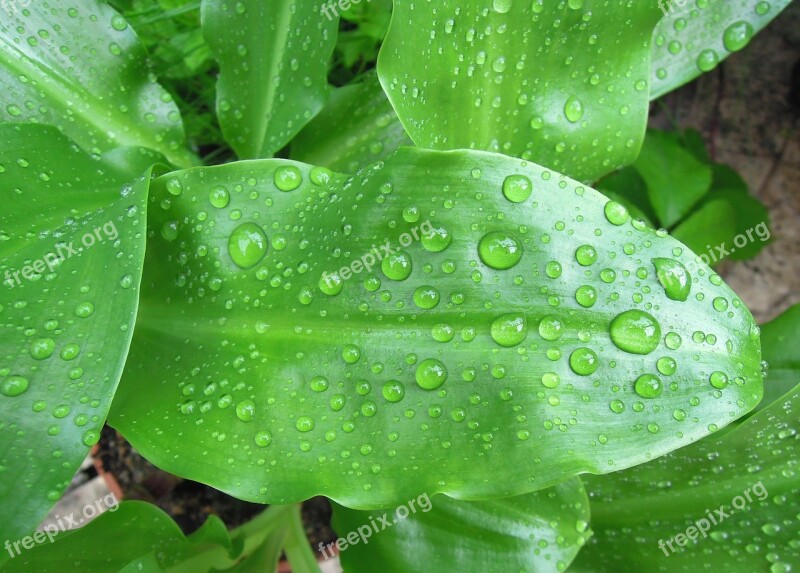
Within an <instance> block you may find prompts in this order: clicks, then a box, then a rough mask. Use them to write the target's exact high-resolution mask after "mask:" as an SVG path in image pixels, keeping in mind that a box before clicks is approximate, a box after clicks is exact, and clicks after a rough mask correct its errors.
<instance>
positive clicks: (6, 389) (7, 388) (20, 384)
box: [0, 375, 28, 398]
mask: <svg viewBox="0 0 800 573" xmlns="http://www.w3.org/2000/svg"><path fill="white" fill-rule="evenodd" d="M27 389H28V379H27V378H25V377H23V376H16V375H12V376H9V377H8V378H6V379H5V380H3V381H2V382H0V394H2V395H3V396H8V397H9V398H13V397H14V396H19V395H20V394H23V393H24V392H25V391H26V390H27Z"/></svg>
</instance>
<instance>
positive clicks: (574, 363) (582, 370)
mask: <svg viewBox="0 0 800 573" xmlns="http://www.w3.org/2000/svg"><path fill="white" fill-rule="evenodd" d="M598 366H599V364H598V363H597V354H595V353H594V352H593V351H592V350H590V349H588V348H577V349H576V350H575V351H574V352H573V353H572V354H571V355H570V357H569V367H570V368H572V371H573V372H574V373H575V374H578V375H579V376H589V375H591V374H594V372H595V371H596V370H597V367H598Z"/></svg>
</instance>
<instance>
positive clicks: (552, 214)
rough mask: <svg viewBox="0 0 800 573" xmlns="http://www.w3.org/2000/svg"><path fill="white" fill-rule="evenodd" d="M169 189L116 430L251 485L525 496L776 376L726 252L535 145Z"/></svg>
mask: <svg viewBox="0 0 800 573" xmlns="http://www.w3.org/2000/svg"><path fill="white" fill-rule="evenodd" d="M151 201H152V206H151V209H150V219H149V222H148V225H149V233H150V236H151V240H150V242H149V244H148V252H147V259H146V262H145V278H143V285H145V286H144V287H143V292H142V298H141V305H142V307H141V310H140V314H139V320H138V322H137V328H136V335H135V337H134V343H133V346H132V351H131V356H130V358H129V360H128V364H127V367H126V371H125V376H124V379H123V383H122V384H121V387H120V390H119V392H118V396H117V399H116V400H115V401H114V406H113V413H112V416H111V420H112V424H113V425H114V426H115V427H117V428H118V429H120V431H122V433H123V434H124V435H125V436H126V437H127V438H128V439H129V440H130V441H131V442H132V443H133V444H134V445H135V446H136V447H137V449H138V450H139V451H140V452H142V453H143V455H145V456H146V457H148V458H149V459H150V460H151V461H153V462H154V463H156V464H157V465H159V466H160V467H163V468H165V469H167V470H168V471H171V472H173V473H177V474H179V475H182V476H186V477H190V478H192V479H195V480H199V481H204V482H206V483H210V484H212V485H214V486H215V487H217V488H219V489H222V490H223V491H227V492H230V493H232V494H234V495H236V496H238V497H241V498H244V499H249V500H260V501H268V502H271V503H284V502H288V501H290V500H301V499H306V498H308V497H310V496H312V495H316V494H320V493H322V494H325V495H328V496H330V497H332V498H334V499H335V500H336V501H338V502H340V503H342V504H343V505H347V506H352V507H359V508H365V509H366V508H370V507H387V506H390V505H392V504H394V503H397V502H399V501H404V500H405V499H408V497H407V496H409V495H413V494H414V493H415V492H419V491H425V492H428V493H429V494H430V495H434V494H436V493H447V494H449V495H451V497H457V498H462V499H481V498H486V497H490V496H511V495H516V494H522V493H526V492H529V491H533V490H536V489H542V488H544V487H548V486H550V485H553V484H555V483H558V482H560V481H562V480H563V479H566V478H567V477H569V475H571V474H576V473H579V472H584V471H589V472H597V473H602V472H607V471H613V470H617V469H621V468H624V467H627V466H629V465H632V464H636V463H641V462H643V461H645V460H647V459H650V458H652V457H656V456H659V455H661V454H663V453H666V452H667V451H669V450H671V449H674V448H676V447H678V446H681V445H685V444H687V443H689V442H692V441H694V440H696V439H698V438H700V437H702V436H704V435H706V434H708V433H709V432H712V431H714V429H716V428H718V427H722V426H724V425H726V424H728V423H729V422H731V421H733V420H734V419H736V418H737V417H739V416H741V415H742V414H744V413H745V412H747V411H748V410H750V409H752V408H753V406H755V404H756V403H757V402H758V400H759V399H760V397H761V394H762V385H761V382H760V379H761V368H760V351H759V340H758V333H757V328H756V327H755V325H754V323H753V321H752V317H751V316H750V313H749V312H748V311H747V309H746V308H745V307H744V305H743V304H742V303H741V302H740V301H739V299H738V298H737V297H736V295H735V294H734V293H732V292H731V291H730V289H729V288H728V287H727V286H725V285H724V284H722V281H721V280H720V279H719V277H718V276H717V275H715V274H714V273H713V271H711V270H710V269H709V268H708V267H706V266H705V265H703V264H702V263H698V262H696V260H695V256H694V255H693V254H692V253H691V252H689V251H688V250H686V249H685V248H683V247H682V246H681V245H680V243H678V242H677V241H675V240H674V239H672V238H671V237H669V236H666V234H665V233H661V232H659V233H657V232H656V231H654V230H652V229H647V228H645V226H644V225H641V224H639V223H638V222H631V221H630V220H629V217H628V215H627V213H626V212H625V211H624V209H621V208H620V207H619V206H617V205H615V204H613V203H612V204H609V203H608V200H607V199H606V198H605V197H603V196H602V195H600V194H599V193H597V192H595V191H594V190H591V189H587V188H584V187H582V186H581V185H580V184H578V183H576V182H575V181H572V180H569V179H566V178H564V177H562V176H559V175H557V174H555V173H552V172H550V171H548V170H545V169H543V168H540V167H538V166H536V165H532V164H530V163H526V162H524V161H522V160H519V159H513V158H509V157H505V156H502V155H496V154H491V153H485V152H471V151H457V152H434V151H427V150H420V149H415V148H401V149H400V150H399V151H398V152H397V153H396V154H395V155H394V156H392V157H391V158H389V159H387V160H386V161H385V162H380V163H378V164H376V165H375V166H374V167H372V168H369V169H367V170H365V171H363V172H361V173H360V174H359V175H358V176H357V177H355V178H352V179H348V178H346V177H345V176H340V175H331V174H330V172H328V171H327V170H324V169H320V168H314V169H312V168H311V167H309V166H307V165H303V164H298V163H294V162H290V161H286V160H266V161H258V162H252V161H251V162H241V163H236V164H230V165H225V166H219V167H212V168H198V169H192V170H188V171H183V172H178V173H175V174H173V175H170V176H168V177H163V178H160V179H159V180H158V181H157V182H155V183H154V191H153V193H152V195H151ZM414 234H416V235H417V237H420V238H421V239H422V240H421V241H417V240H415V239H414ZM378 245H384V246H385V245H388V246H387V248H388V249H392V250H396V249H400V252H393V253H392V254H391V255H390V256H387V257H386V258H384V259H383V262H379V261H378V260H377V256H374V259H375V260H374V261H373V260H372V259H373V256H370V255H369V253H370V251H371V250H372V249H375V250H376V251H377V252H378V254H381V253H384V252H385V251H384V250H383V247H378ZM381 256H383V255H381ZM362 257H363V261H362V260H361V259H362ZM352 261H358V264H355V263H354V266H353V267H352V269H355V270H352V269H350V268H349V267H348V266H349V265H351V263H352ZM365 265H366V266H369V267H370V268H365ZM343 268H344V269H345V270H341V269H343ZM351 272H352V273H353V276H350V273H351ZM551 277H552V278H551ZM659 279H660V280H661V281H663V282H664V284H665V285H667V287H668V289H667V291H666V292H665V289H664V288H662V286H661V284H660V283H659ZM667 294H669V297H671V298H668V296H667ZM681 299H685V301H684V302H681ZM612 335H613V337H612ZM626 349H627V350H626ZM659 372H661V373H659ZM578 373H580V374H578ZM642 376H644V378H642V379H641V380H639V379H640V377H642ZM655 376H657V377H659V378H660V382H659V381H658V380H657V379H656V378H654V377H655ZM637 380H639V382H638V384H636V386H637V387H638V388H639V392H640V393H641V395H639V394H637V392H635V391H634V385H635V384H634V383H635V381H637ZM711 381H713V384H712V383H711ZM659 392H661V395H660V396H659V397H656V398H646V397H644V396H655V395H657V394H659ZM682 412H684V413H685V414H681V413H682ZM497 476H502V478H501V479H498V477H497Z"/></svg>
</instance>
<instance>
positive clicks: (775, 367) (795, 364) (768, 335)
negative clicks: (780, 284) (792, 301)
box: [758, 304, 800, 409]
mask: <svg viewBox="0 0 800 573" xmlns="http://www.w3.org/2000/svg"><path fill="white" fill-rule="evenodd" d="M761 340H762V341H763V345H764V360H765V361H766V362H767V364H769V374H768V376H767V378H766V379H765V381H764V400H762V402H761V404H759V406H758V408H759V409H761V408H763V407H764V406H766V405H768V404H771V403H773V402H774V401H776V400H777V399H778V398H780V397H781V396H783V395H784V394H785V393H786V392H788V391H789V390H791V389H792V388H793V387H794V386H795V385H797V384H798V383H800V356H798V353H797V349H798V348H800V304H796V305H794V306H793V307H791V308H789V309H788V310H787V311H785V312H784V313H783V314H781V315H780V316H778V317H777V318H775V319H774V320H772V321H771V322H768V323H767V324H764V325H763V326H762V327H761Z"/></svg>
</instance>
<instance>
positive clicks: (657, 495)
mask: <svg viewBox="0 0 800 573" xmlns="http://www.w3.org/2000/svg"><path fill="white" fill-rule="evenodd" d="M794 375H795V382H797V380H798V379H799V378H800V375H799V374H798V372H797V371H796V370H795V373H794ZM690 415H691V414H690ZM798 431H800V386H795V388H794V389H793V390H792V391H790V392H789V393H788V394H786V395H785V396H783V397H782V398H780V399H778V400H777V401H775V402H773V403H772V404H770V405H769V406H768V407H767V408H765V409H764V410H762V411H760V412H758V413H757V414H755V415H754V416H752V417H751V418H750V419H748V420H747V421H745V422H743V423H742V424H741V425H740V426H738V427H737V428H735V429H733V430H731V431H730V432H726V433H725V434H724V435H722V436H720V437H719V438H717V439H713V438H709V439H705V440H702V441H701V442H699V443H697V444H693V445H691V446H689V447H687V448H684V449H682V450H679V451H677V452H673V453H671V454H669V455H667V456H665V457H663V458H660V459H658V460H655V461H653V462H650V463H647V464H644V465H641V466H637V467H635V468H631V469H629V470H626V471H622V472H618V473H615V474H610V475H608V476H603V477H594V476H587V478H586V479H585V483H586V488H587V490H589V492H590V497H591V499H592V503H591V511H592V529H593V530H594V532H595V537H594V538H593V539H592V540H590V542H589V543H588V544H587V545H586V547H584V548H583V550H582V551H581V552H580V554H579V555H578V558H577V560H576V564H575V565H574V566H573V567H572V568H571V569H570V571H575V572H581V571H587V572H592V573H601V572H604V571H609V572H610V571H613V572H615V573H616V572H618V571H623V572H624V571H631V572H636V573H646V572H649V571H653V572H655V571H665V570H669V571H675V572H683V571H685V572H687V573H696V572H697V571H720V570H726V571H734V572H743V573H744V572H750V571H791V569H792V566H793V565H795V564H797V563H798V562H800V543H799V542H800V539H798V531H800V523H799V522H800V503H799V502H798V500H800V473H798V471H797V459H798V456H800V448H798ZM718 510H721V511H722V513H718ZM723 514H724V515H723ZM725 516H727V517H725ZM712 518H713V521H712ZM690 527H692V528H693V530H689V529H688V528H690ZM701 530H702V532H701ZM687 534H688V535H691V536H692V537H693V539H688V538H687V537H686V536H687ZM678 535H682V536H683V537H682V538H676V536H678ZM670 544H671V546H670ZM681 545H683V547H682V546H681ZM662 546H663V549H662ZM673 550H674V551H673Z"/></svg>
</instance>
